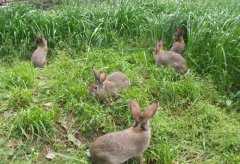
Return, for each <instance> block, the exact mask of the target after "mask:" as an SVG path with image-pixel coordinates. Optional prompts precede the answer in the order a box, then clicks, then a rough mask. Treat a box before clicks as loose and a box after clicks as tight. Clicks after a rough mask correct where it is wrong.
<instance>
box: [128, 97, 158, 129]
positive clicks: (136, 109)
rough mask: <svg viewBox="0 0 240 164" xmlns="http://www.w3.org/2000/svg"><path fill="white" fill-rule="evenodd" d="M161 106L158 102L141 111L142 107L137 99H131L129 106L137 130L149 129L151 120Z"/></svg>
mask: <svg viewBox="0 0 240 164" xmlns="http://www.w3.org/2000/svg"><path fill="white" fill-rule="evenodd" d="M158 106H159V103H158V102H155V103H152V104H151V105H149V106H148V107H147V108H146V110H145V111H144V112H141V108H140V106H139V104H138V102H137V101H131V102H130V103H129V108H130V109H131V111H132V116H133V118H134V124H133V128H134V129H135V130H136V131H146V130H148V129H149V123H148V122H149V120H150V119H151V118H152V117H153V116H154V115H155V113H156V111H157V108H158Z"/></svg>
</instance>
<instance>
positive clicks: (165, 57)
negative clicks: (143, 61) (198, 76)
mask: <svg viewBox="0 0 240 164" xmlns="http://www.w3.org/2000/svg"><path fill="white" fill-rule="evenodd" d="M154 59H155V62H156V64H157V65H163V66H171V67H172V68H174V69H175V70H176V71H177V72H179V73H181V74H184V73H186V72H187V64H186V60H185V59H184V58H183V57H182V56H181V55H180V54H178V53H176V52H173V51H165V50H164V49H163V41H159V42H158V43H157V45H156V47H155V51H154Z"/></svg>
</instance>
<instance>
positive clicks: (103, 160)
mask: <svg viewBox="0 0 240 164" xmlns="http://www.w3.org/2000/svg"><path fill="white" fill-rule="evenodd" d="M129 106H130V108H131V110H132V115H133V118H134V120H135V122H134V125H133V126H132V127H130V128H128V129H125V130H122V131H118V132H113V133H108V134H105V135H103V136H101V137H99V138H97V139H96V140H95V141H94V142H93V143H92V144H91V147H90V153H91V158H92V161H93V163H94V164H120V163H123V162H125V161H127V160H129V159H131V158H133V157H141V158H140V160H141V163H142V162H143V160H142V155H143V153H144V151H145V150H146V149H147V148H148V146H149V143H150V138H151V129H150V127H149V119H151V118H152V117H153V116H154V115H155V113H156V111H157V108H158V103H153V104H151V105H150V106H149V107H148V108H147V109H146V110H145V111H144V112H143V113H142V112H141V110H140V106H139V105H138V103H137V102H136V101H132V102H130V103H129Z"/></svg>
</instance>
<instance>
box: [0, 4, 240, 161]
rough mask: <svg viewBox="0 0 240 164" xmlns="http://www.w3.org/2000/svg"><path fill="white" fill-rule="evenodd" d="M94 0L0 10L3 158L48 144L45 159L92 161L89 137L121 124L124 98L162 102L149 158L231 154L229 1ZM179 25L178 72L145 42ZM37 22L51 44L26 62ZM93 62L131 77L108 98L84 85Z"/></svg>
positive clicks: (235, 147) (232, 24)
mask: <svg viewBox="0 0 240 164" xmlns="http://www.w3.org/2000/svg"><path fill="white" fill-rule="evenodd" d="M83 3H84V4H85V7H83V6H82V4H83ZM96 3H98V2H94V3H88V2H86V1H85V2H83V1H76V0H75V1H74V0H71V1H61V2H60V4H58V5H57V6H53V8H51V9H48V10H40V9H36V8H35V7H34V6H32V7H31V6H26V5H25V6H23V5H16V6H13V7H11V8H4V9H1V10H0V24H1V26H0V31H1V32H0V41H1V47H0V54H1V55H2V56H1V63H2V64H1V66H0V79H1V81H0V160H1V162H3V163H22V162H24V161H29V163H44V162H49V161H47V160H46V159H45V154H46V152H45V149H46V147H51V149H52V150H54V152H56V157H55V158H54V159H53V160H52V161H51V162H52V163H90V161H89V155H88V153H89V143H90V142H91V141H92V140H93V139H94V138H95V137H97V136H100V135H102V134H105V133H108V132H112V131H116V130H122V129H125V128H127V127H129V126H130V125H131V124H132V121H133V119H132V117H131V115H130V111H129V109H128V107H127V104H128V101H129V100H132V99H136V100H137V101H138V102H139V103H140V104H141V106H147V105H148V104H149V103H151V102H152V101H155V100H158V101H159V102H160V109H159V110H158V113H157V115H156V116H155V117H154V119H153V120H152V122H151V127H152V139H151V146H150V147H149V149H148V150H147V151H146V152H145V154H144V156H145V159H146V160H147V163H160V164H169V163H172V162H173V161H175V162H179V163H239V162H240V153H239V152H240V143H239V140H240V133H239V131H240V126H239V123H240V119H239V118H240V117H239V116H240V114H239V77H238V76H237V75H238V73H239V68H238V66H239V63H240V60H239V44H238V40H239V38H238V36H239V32H240V31H239V30H240V29H239V27H240V26H239V21H238V20H239V11H238V10H237V8H238V7H239V4H238V3H237V1H236V0H231V1H220V0H219V1H218V0H215V1H214V3H213V2H212V1H209V0H204V1H202V2H201V4H199V2H198V1H194V0H191V1H190V0H189V1H179V2H176V1H157V0H147V1H139V3H136V1H114V2H113V1H103V2H102V3H101V4H99V5H100V6H98V5H97V4H96ZM73 4H74V5H73ZM77 5H80V6H77ZM76 6H77V7H76ZM100 7H102V8H100ZM7 17H11V18H12V19H10V20H9V19H6V18H7ZM179 25H180V26H184V27H185V28H186V29H187V31H188V33H187V50H186V53H185V54H186V58H187V61H188V63H189V66H190V68H191V71H190V73H188V74H187V75H184V76H180V75H179V74H177V73H175V72H174V70H172V69H170V68H163V67H158V66H156V65H155V64H154V60H153V57H152V55H151V51H150V50H151V48H152V47H153V45H154V42H155V41H156V39H158V38H159V37H163V38H164V39H165V40H166V46H167V47H169V46H170V42H171V38H172V33H173V31H174V30H175V27H177V26H179ZM39 32H40V33H43V34H44V35H45V36H46V37H47V38H48V40H49V47H50V53H49V56H48V57H49V64H48V65H47V67H46V68H44V69H36V68H34V67H33V66H32V65H31V64H30V62H29V57H30V55H31V52H32V50H33V48H34V44H33V43H32V42H33V40H34V37H35V35H36V34H37V33H39ZM210 36H211V37H210ZM93 66H94V67H96V68H99V69H102V70H104V71H106V72H108V73H110V72H113V71H116V70H119V71H122V72H124V73H125V74H126V75H127V76H128V77H129V79H130V80H131V84H132V85H131V87H130V88H129V89H128V90H126V91H124V92H123V93H122V94H121V97H120V98H119V99H117V100H116V101H113V102H112V104H111V105H107V104H104V103H100V102H98V101H97V100H96V99H95V98H94V97H92V96H91V95H90V94H89V91H88V86H89V85H90V84H91V83H92V82H94V76H93V73H92V67H93ZM76 139H77V140H79V141H80V142H81V144H80V145H78V143H76ZM1 162H0V163H1ZM128 163H131V164H132V163H137V161H136V160H135V159H132V160H131V161H129V162H128Z"/></svg>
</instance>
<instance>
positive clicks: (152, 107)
mask: <svg viewBox="0 0 240 164" xmlns="http://www.w3.org/2000/svg"><path fill="white" fill-rule="evenodd" d="M158 106H159V103H158V102H156V103H152V104H151V105H149V106H148V107H147V110H145V111H144V113H143V118H144V119H147V120H148V119H150V118H152V117H153V116H154V115H155V113H156V111H157V108H158Z"/></svg>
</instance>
